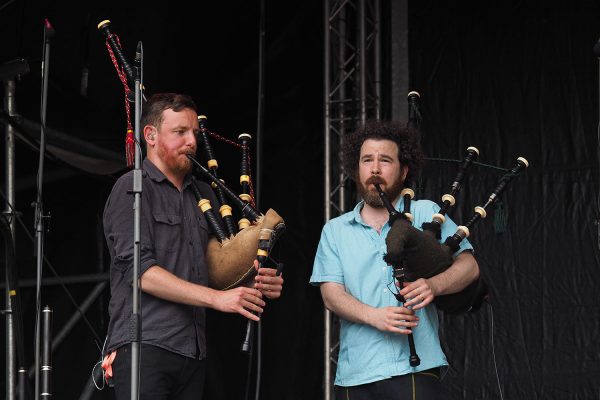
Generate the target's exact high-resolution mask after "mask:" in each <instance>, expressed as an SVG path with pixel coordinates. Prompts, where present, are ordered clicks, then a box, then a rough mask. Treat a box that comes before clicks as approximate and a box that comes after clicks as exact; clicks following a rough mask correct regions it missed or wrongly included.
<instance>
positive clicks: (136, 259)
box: [130, 42, 144, 400]
mask: <svg viewBox="0 0 600 400" xmlns="http://www.w3.org/2000/svg"><path fill="white" fill-rule="evenodd" d="M143 52H144V50H143V47H142V42H138V45H137V50H136V55H135V89H134V92H135V159H134V171H133V196H134V200H133V209H134V219H133V221H134V222H133V224H134V227H133V242H134V243H133V285H132V296H133V297H132V298H133V301H132V314H131V325H130V326H131V327H132V328H133V329H132V332H131V336H132V337H131V400H138V397H139V390H140V339H141V327H142V324H141V319H140V318H141V311H140V286H139V278H138V275H139V272H140V245H141V243H140V241H141V232H140V231H141V215H142V214H141V210H142V154H141V148H140V143H141V142H140V129H141V126H140V123H141V121H140V120H141V117H142V91H141V88H142V64H143Z"/></svg>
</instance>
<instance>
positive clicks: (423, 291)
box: [400, 278, 437, 310]
mask: <svg viewBox="0 0 600 400" xmlns="http://www.w3.org/2000/svg"><path fill="white" fill-rule="evenodd" d="M400 294H401V295H402V296H404V298H405V299H407V300H408V301H407V302H406V303H404V307H411V306H413V307H412V309H413V310H418V309H419V308H423V307H425V306H426V305H428V304H429V303H431V302H432V301H433V299H434V298H435V296H437V291H436V288H435V286H434V285H433V284H432V283H431V281H429V280H428V279H423V278H420V279H417V280H416V281H414V282H404V288H403V289H402V290H400Z"/></svg>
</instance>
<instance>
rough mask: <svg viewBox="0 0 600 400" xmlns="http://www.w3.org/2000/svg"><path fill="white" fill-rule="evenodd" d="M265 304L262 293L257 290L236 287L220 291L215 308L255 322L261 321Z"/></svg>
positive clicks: (215, 301)
mask: <svg viewBox="0 0 600 400" xmlns="http://www.w3.org/2000/svg"><path fill="white" fill-rule="evenodd" d="M264 306H265V302H264V301H263V299H262V293H261V292H260V291H259V290H257V289H252V288H247V287H243V286H240V287H236V288H235V289H230V290H225V291H218V292H217V295H216V297H215V300H214V305H213V308H214V309H215V310H218V311H222V312H226V313H238V314H241V315H243V316H244V317H246V318H248V319H251V320H253V321H260V318H259V317H258V315H255V314H253V313H251V312H250V311H254V312H255V313H258V314H260V313H262V312H263V307H264Z"/></svg>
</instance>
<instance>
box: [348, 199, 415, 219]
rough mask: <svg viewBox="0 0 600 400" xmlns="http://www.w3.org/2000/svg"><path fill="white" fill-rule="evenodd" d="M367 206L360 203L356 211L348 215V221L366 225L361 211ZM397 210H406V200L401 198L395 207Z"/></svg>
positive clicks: (362, 201) (363, 202) (355, 208)
mask: <svg viewBox="0 0 600 400" xmlns="http://www.w3.org/2000/svg"><path fill="white" fill-rule="evenodd" d="M364 205H365V201H364V200H361V201H360V202H358V204H357V205H356V206H355V207H354V209H353V210H352V211H351V212H349V213H348V214H346V215H347V218H346V220H347V221H348V222H354V223H357V224H362V225H365V222H364V221H363V219H362V216H361V215H360V211H361V210H362V208H363V206H364ZM394 208H395V209H396V211H400V210H402V209H403V208H404V199H403V198H402V197H401V198H400V200H399V201H398V202H397V203H396V206H395V207H394Z"/></svg>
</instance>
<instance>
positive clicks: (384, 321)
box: [369, 307, 419, 335]
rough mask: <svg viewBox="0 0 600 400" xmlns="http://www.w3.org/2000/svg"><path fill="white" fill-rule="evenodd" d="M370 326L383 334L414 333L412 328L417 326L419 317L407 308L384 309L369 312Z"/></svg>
mask: <svg viewBox="0 0 600 400" xmlns="http://www.w3.org/2000/svg"><path fill="white" fill-rule="evenodd" d="M369 319H370V321H369V324H370V325H371V326H373V327H374V328H377V329H379V330H380V331H382V332H393V333H403V334H405V335H407V334H410V333H412V330H411V328H414V327H415V326H417V324H418V321H419V317H417V316H416V315H415V312H414V311H413V310H411V309H409V308H406V307H382V308H375V309H373V310H372V311H371V312H369Z"/></svg>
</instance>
